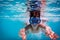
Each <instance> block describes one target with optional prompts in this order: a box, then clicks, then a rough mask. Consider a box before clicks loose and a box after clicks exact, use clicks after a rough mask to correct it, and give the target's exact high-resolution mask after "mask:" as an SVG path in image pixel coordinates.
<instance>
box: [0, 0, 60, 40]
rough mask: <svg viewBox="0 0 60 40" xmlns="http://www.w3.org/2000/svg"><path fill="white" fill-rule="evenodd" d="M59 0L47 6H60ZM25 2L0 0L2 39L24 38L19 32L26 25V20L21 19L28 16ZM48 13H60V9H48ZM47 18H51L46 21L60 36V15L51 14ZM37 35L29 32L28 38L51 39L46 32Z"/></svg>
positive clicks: (0, 36)
mask: <svg viewBox="0 0 60 40" xmlns="http://www.w3.org/2000/svg"><path fill="white" fill-rule="evenodd" d="M55 1H56V0H55ZM57 1H59V0H57ZM57 1H56V3H51V4H47V7H48V8H54V7H55V8H60V6H59V5H60V1H59V2H57ZM25 3H26V0H23V1H22V0H12V1H8V0H2V1H0V40H22V38H21V37H19V35H18V33H19V31H20V29H22V28H24V27H25V26H26V25H25V20H23V19H20V18H26V17H27V16H25V13H26V11H25V10H26V7H27V6H26V5H25ZM57 3H59V4H57ZM56 10H57V9H56ZM24 11H25V12H24ZM48 13H50V14H54V15H60V10H57V11H55V10H53V11H48ZM47 18H50V20H49V21H48V22H46V24H47V25H48V26H50V27H51V28H52V30H53V31H54V32H55V33H56V34H57V35H58V36H60V16H53V17H52V16H49V17H47ZM56 18H57V19H56ZM55 20H56V21H55ZM37 35H38V34H37ZM37 35H32V33H29V34H28V35H27V40H51V39H50V38H49V37H48V36H46V35H45V34H44V33H42V34H41V35H38V36H37ZM57 40H60V38H58V39H57Z"/></svg>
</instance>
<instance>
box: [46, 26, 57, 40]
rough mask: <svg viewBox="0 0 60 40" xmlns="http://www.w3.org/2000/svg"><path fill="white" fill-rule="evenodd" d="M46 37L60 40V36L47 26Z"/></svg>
mask: <svg viewBox="0 0 60 40" xmlns="http://www.w3.org/2000/svg"><path fill="white" fill-rule="evenodd" d="M46 35H48V36H49V37H50V38H51V39H53V40H56V38H58V35H56V34H55V33H54V32H53V31H52V30H51V28H50V27H48V26H46Z"/></svg>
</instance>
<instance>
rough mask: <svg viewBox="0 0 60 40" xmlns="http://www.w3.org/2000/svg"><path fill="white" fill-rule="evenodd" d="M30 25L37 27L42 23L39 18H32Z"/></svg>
mask: <svg viewBox="0 0 60 40" xmlns="http://www.w3.org/2000/svg"><path fill="white" fill-rule="evenodd" d="M29 22H30V24H33V25H37V24H39V23H40V22H41V20H40V18H39V17H31V18H30V20H29Z"/></svg>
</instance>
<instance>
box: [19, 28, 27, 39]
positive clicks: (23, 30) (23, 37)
mask: <svg viewBox="0 0 60 40" xmlns="http://www.w3.org/2000/svg"><path fill="white" fill-rule="evenodd" d="M19 34H20V35H21V37H22V40H26V34H25V29H21V30H20V33H19Z"/></svg>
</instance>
